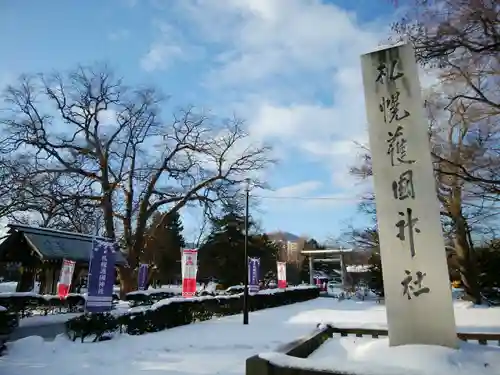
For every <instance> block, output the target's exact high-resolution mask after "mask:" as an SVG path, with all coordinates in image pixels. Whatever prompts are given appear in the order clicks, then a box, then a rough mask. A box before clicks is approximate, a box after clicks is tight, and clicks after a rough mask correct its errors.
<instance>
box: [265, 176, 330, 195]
mask: <svg viewBox="0 0 500 375" xmlns="http://www.w3.org/2000/svg"><path fill="white" fill-rule="evenodd" d="M322 185H323V183H322V182H321V181H314V180H311V181H303V182H300V183H298V184H295V185H289V186H284V187H281V188H279V189H276V190H274V191H270V192H266V193H265V194H266V196H269V197H274V198H287V197H303V196H307V195H309V194H313V193H315V192H316V191H317V190H318V189H319V188H321V187H322Z"/></svg>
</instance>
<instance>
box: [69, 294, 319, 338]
mask: <svg viewBox="0 0 500 375" xmlns="http://www.w3.org/2000/svg"><path fill="white" fill-rule="evenodd" d="M317 297H319V289H318V288H316V287H314V286H307V287H303V286H300V287H295V288H288V289H284V290H280V289H268V290H263V291H261V292H259V293H258V294H255V295H250V296H249V311H256V310H262V309H266V308H271V307H278V306H284V305H289V304H292V303H296V302H303V301H308V300H310V299H314V298H317ZM242 310H243V295H242V294H239V295H232V296H217V297H211V296H205V297H194V298H175V297H174V298H169V299H164V300H161V301H159V302H157V303H155V304H154V305H152V306H151V307H148V308H146V307H135V308H131V309H130V310H129V311H127V312H126V313H120V312H118V311H112V312H109V313H94V314H90V313H86V314H82V315H81V316H79V317H76V318H73V319H70V320H68V321H67V322H66V334H67V335H68V337H69V338H70V339H71V340H73V341H75V340H76V339H77V338H80V339H81V342H84V341H85V339H86V338H88V337H93V341H94V342H96V341H102V340H104V339H109V338H110V337H109V335H108V334H112V333H117V332H120V333H122V332H125V333H128V334H129V335H142V334H144V333H148V332H158V331H163V330H165V329H168V328H173V327H178V326H182V325H186V324H190V323H193V322H200V321H205V320H209V319H212V318H214V317H222V316H228V315H234V314H239V313H241V312H242Z"/></svg>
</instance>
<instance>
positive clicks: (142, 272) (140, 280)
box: [137, 263, 148, 290]
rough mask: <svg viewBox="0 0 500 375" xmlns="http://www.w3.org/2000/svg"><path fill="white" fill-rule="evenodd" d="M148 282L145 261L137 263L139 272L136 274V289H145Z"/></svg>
mask: <svg viewBox="0 0 500 375" xmlns="http://www.w3.org/2000/svg"><path fill="white" fill-rule="evenodd" d="M147 282H148V265H147V264H146V263H141V264H139V272H138V275H137V284H138V285H137V289H139V290H146V284H147Z"/></svg>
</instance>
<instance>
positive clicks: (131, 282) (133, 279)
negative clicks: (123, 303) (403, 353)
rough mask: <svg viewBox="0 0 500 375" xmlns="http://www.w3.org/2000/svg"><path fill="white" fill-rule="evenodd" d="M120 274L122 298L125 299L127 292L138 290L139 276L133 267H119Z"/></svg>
mask: <svg viewBox="0 0 500 375" xmlns="http://www.w3.org/2000/svg"><path fill="white" fill-rule="evenodd" d="M118 275H119V276H120V299H122V300H123V299H125V296H126V295H127V293H130V292H133V291H134V290H137V276H136V275H135V272H134V270H133V269H132V268H131V267H124V266H120V267H118Z"/></svg>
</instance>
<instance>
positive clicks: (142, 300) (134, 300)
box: [125, 288, 181, 307]
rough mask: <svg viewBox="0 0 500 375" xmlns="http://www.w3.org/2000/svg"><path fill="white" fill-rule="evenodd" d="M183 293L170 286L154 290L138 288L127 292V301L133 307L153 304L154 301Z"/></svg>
mask: <svg viewBox="0 0 500 375" xmlns="http://www.w3.org/2000/svg"><path fill="white" fill-rule="evenodd" d="M180 295H181V293H179V292H173V291H172V290H169V289H168V288H165V289H152V290H137V291H134V292H130V293H127V295H126V296H125V301H128V303H129V304H130V306H131V307H135V306H146V305H153V304H154V303H156V302H158V301H161V300H163V299H166V298H172V297H178V296H180Z"/></svg>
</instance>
